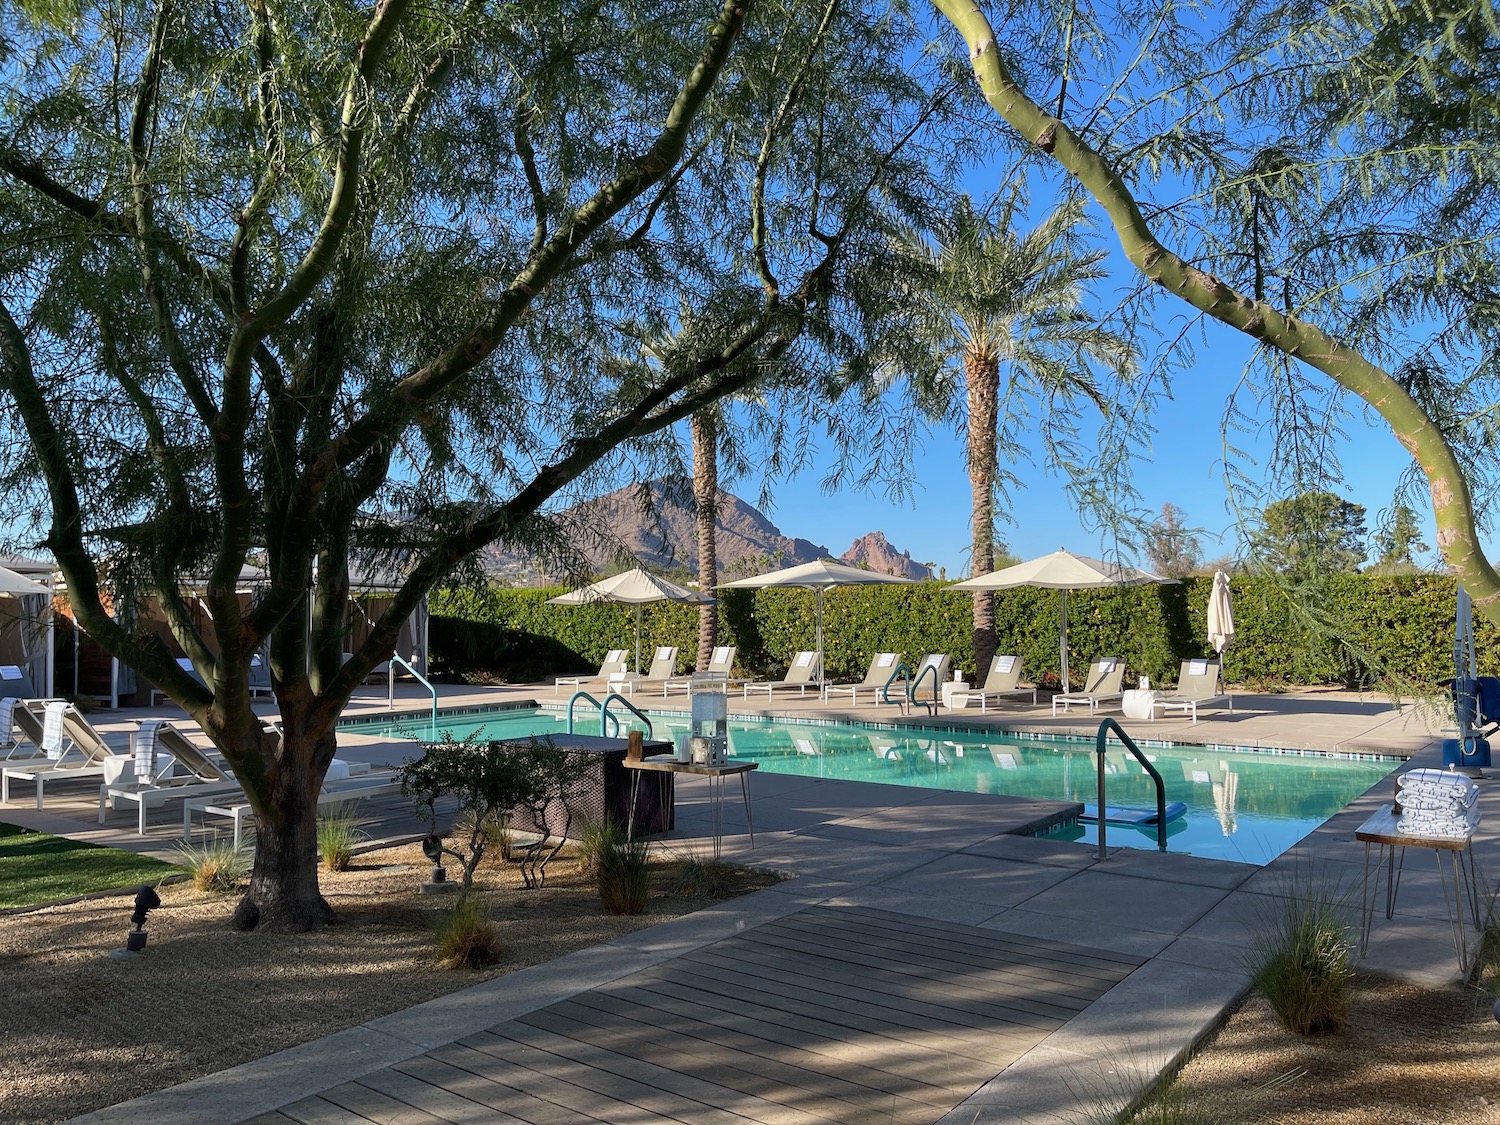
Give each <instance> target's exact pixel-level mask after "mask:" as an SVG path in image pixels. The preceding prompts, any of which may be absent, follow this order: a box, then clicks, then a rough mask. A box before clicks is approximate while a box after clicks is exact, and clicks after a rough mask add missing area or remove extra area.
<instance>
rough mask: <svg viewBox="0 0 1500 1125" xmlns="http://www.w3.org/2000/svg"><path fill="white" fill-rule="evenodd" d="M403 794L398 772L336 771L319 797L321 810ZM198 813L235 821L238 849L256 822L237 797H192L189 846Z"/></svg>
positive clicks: (185, 834) (185, 831) (186, 833)
mask: <svg viewBox="0 0 1500 1125" xmlns="http://www.w3.org/2000/svg"><path fill="white" fill-rule="evenodd" d="M399 792H401V777H400V775H399V774H397V773H396V772H395V771H394V770H380V771H373V770H372V771H370V772H368V773H356V774H349V773H345V774H344V775H343V776H336V771H334V770H330V771H329V775H328V777H326V778H325V779H324V781H323V791H322V792H321V793H319V794H318V805H317V807H318V808H320V809H322V808H326V807H327V806H328V805H337V804H342V803H343V802H345V801H358V800H361V799H363V798H365V797H382V796H385V795H387V794H390V793H399ZM194 813H202V814H203V816H204V817H210V816H218V817H223V818H225V819H226V820H229V821H231V822H232V823H233V825H234V846H235V847H236V848H238V847H239V846H240V843H241V841H242V840H243V839H244V836H245V827H246V825H247V824H249V823H250V821H251V820H253V819H254V816H253V813H252V811H251V809H250V805H249V803H248V802H246V801H236V800H235V799H234V797H233V795H227V796H221V797H212V796H204V797H192V798H190V799H188V800H186V801H184V802H183V803H182V838H183V840H184V841H186V842H187V843H192V842H193V814H194Z"/></svg>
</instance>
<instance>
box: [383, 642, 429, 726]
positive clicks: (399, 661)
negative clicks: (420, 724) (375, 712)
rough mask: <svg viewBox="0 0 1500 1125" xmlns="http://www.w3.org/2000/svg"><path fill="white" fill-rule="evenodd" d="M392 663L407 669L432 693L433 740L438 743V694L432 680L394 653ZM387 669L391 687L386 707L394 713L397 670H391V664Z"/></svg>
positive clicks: (388, 691) (387, 695)
mask: <svg viewBox="0 0 1500 1125" xmlns="http://www.w3.org/2000/svg"><path fill="white" fill-rule="evenodd" d="M391 662H393V663H396V664H399V665H401V667H403V668H405V669H406V670H407V671H408V672H410V673H411V674H412V677H413V678H414V679H415V680H416V681H417V683H419V684H421V685H422V686H423V687H424V688H426V689H427V690H428V691H430V692H432V740H433V741H434V742H436V741H437V713H438V693H437V688H435V687H433V686H432V681H431V680H429V679H428V678H427V677H426V676H424V675H422V673H421V672H418V671H417V670H416V669H415V668H413V667H412V666H411V665H410V664H408V663H407V662H406V661H405V660H402V659H401V657H399V656H397V655H396V654H395V653H394V652H393V653H391ZM386 667H387V668H388V669H389V673H388V679H389V686H388V687H387V688H386V705H387V706H388V707H389V708H390V709H391V710H392V711H394V710H395V709H396V670H395V669H394V668H391V667H390V664H387V666H386Z"/></svg>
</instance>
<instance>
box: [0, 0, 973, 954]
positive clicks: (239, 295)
mask: <svg viewBox="0 0 1500 1125" xmlns="http://www.w3.org/2000/svg"><path fill="white" fill-rule="evenodd" d="M3 11H4V19H5V27H6V38H5V40H4V44H3V47H4V53H3V56H0V72H3V75H4V78H5V90H6V92H5V94H4V101H3V109H0V394H3V395H4V397H5V399H6V402H7V404H8V405H9V406H11V407H12V408H13V409H12V410H10V411H7V412H5V415H4V417H5V421H4V423H3V424H4V425H5V426H6V427H7V431H6V433H5V438H4V441H3V442H0V481H3V483H4V485H5V487H6V490H7V494H8V496H10V497H11V499H12V503H13V507H12V509H11V511H12V512H13V513H17V514H18V515H19V519H18V520H17V521H16V524H15V534H16V537H17V539H19V540H21V541H24V542H30V543H37V542H40V543H41V544H42V545H44V546H45V547H46V548H48V549H50V550H51V552H52V553H53V555H54V556H55V558H56V559H57V561H58V564H59V566H60V568H61V569H62V571H63V573H64V575H65V576H66V579H67V583H68V591H69V597H70V600H71V602H72V605H73V609H74V612H75V613H76V614H77V617H78V620H79V621H80V623H81V624H82V625H83V627H84V628H85V629H86V630H87V631H88V632H89V634H90V635H91V636H92V637H93V638H94V639H96V640H97V641H99V643H100V644H101V645H103V646H104V648H105V649H106V650H107V651H109V652H110V653H112V654H113V655H115V656H117V657H119V658H120V659H121V660H123V661H124V662H125V663H126V664H128V665H130V666H132V667H134V668H136V669H138V670H139V671H140V672H142V673H143V674H144V675H145V676H146V677H148V678H149V679H150V680H151V681H153V682H154V683H156V684H158V685H160V686H162V687H164V688H165V689H167V691H168V692H169V693H170V694H171V695H172V696H173V697H174V698H175V699H177V700H178V701H179V702H181V703H182V705H183V706H184V707H185V708H186V709H187V711H188V713H189V714H190V715H191V716H192V717H193V718H194V719H196V720H197V721H198V722H199V723H200V724H201V725H202V726H203V728H204V730H205V731H206V732H207V733H208V735H209V736H210V737H211V738H212V739H213V741H214V743H215V744H216V745H218V746H219V747H220V749H222V750H223V752H224V754H225V756H226V757H227V758H228V759H229V761H230V763H231V764H232V765H233V767H234V769H235V773H236V776H237V777H238V779H239V780H240V781H241V782H242V783H243V784H244V786H245V790H246V792H247V794H248V796H249V799H250V802H251V804H252V807H253V808H254V810H255V814H256V820H257V830H258V831H257V841H258V843H257V859H256V869H255V872H254V873H253V875H252V879H251V884H250V891H249V893H248V894H247V896H246V898H245V900H244V901H243V902H242V904H241V910H240V911H239V913H238V915H237V922H238V924H241V925H246V926H250V925H274V926H284V927H291V928H297V927H304V926H306V925H310V924H314V923H316V922H317V921H320V920H322V919H325V918H326V917H328V911H327V907H326V904H325V903H323V902H322V899H321V897H320V896H319V895H318V892H317V882H316V866H315V848H314V845H313V828H314V800H313V798H314V797H315V795H316V793H317V791H318V789H319V786H320V784H321V780H322V776H323V773H324V771H325V770H326V769H327V766H328V763H329V761H331V759H332V757H333V752H334V746H335V737H334V733H333V723H334V720H335V718H336V717H337V715H338V713H339V711H340V710H341V708H342V707H343V705H344V703H345V701H346V700H347V699H348V696H349V693H350V692H351V691H352V690H353V688H354V687H355V685H357V684H358V683H359V682H360V681H361V680H362V679H363V678H364V676H365V675H366V673H367V672H368V671H369V670H370V669H371V668H372V667H373V666H374V665H375V664H377V663H378V662H379V661H381V660H383V659H385V658H386V656H388V655H389V653H390V651H391V648H392V645H393V644H394V642H395V637H396V632H397V630H398V629H399V627H400V625H401V622H402V621H403V620H404V619H405V618H406V617H407V616H408V615H409V614H410V613H411V612H412V611H413V610H414V609H415V608H416V607H417V606H418V604H419V603H420V601H421V599H422V597H423V596H424V594H425V592H426V591H427V590H429V589H430V588H431V587H432V586H433V584H434V583H436V582H437V581H439V580H440V579H442V578H444V577H446V576H447V575H449V574H450V573H452V572H453V571H454V570H455V568H461V567H463V566H464V565H465V562H466V560H470V559H472V558H473V556H474V553H475V552H476V551H477V550H478V549H480V548H481V547H483V546H485V545H487V544H489V543H492V542H498V543H501V544H504V545H505V546H506V547H508V548H511V549H516V548H523V549H528V550H531V551H534V552H538V553H540V554H541V555H542V556H544V557H545V558H546V559H548V560H550V561H561V562H563V563H566V562H567V561H568V560H569V559H570V558H572V557H575V556H573V555H572V554H571V553H570V548H569V546H568V535H567V531H568V529H566V528H559V527H558V526H555V525H554V523H553V522H552V521H551V520H550V519H549V516H548V513H549V511H551V510H552V508H553V507H554V506H560V504H561V498H562V497H563V496H564V495H565V494H566V493H567V492H568V490H570V489H576V490H582V491H588V490H590V489H591V488H594V487H596V486H597V485H598V483H599V482H601V481H603V480H608V479H613V478H616V477H618V476H619V475H622V474H623V475H628V474H629V473H630V472H631V469H632V465H633V463H638V464H645V465H648V466H649V465H651V464H653V463H655V462H659V461H660V460H661V459H662V458H664V457H667V458H669V457H670V456H671V452H670V450H671V443H670V442H663V441H662V440H661V437H662V436H663V435H666V434H669V433H670V432H671V431H672V428H673V427H674V425H675V424H676V423H677V422H679V421H681V420H683V419H686V418H688V417H690V416H691V415H692V414H693V413H694V412H695V411H697V410H700V409H702V408H704V407H705V406H707V405H710V404H712V403H714V402H716V401H717V400H718V399H719V398H721V397H723V396H724V395H727V394H731V393H735V392H738V391H740V390H743V389H745V388H747V387H751V386H758V387H761V388H763V392H764V393H765V394H767V395H770V396H773V397H774V396H780V397H781V398H782V399H783V400H786V401H788V402H790V403H792V404H793V405H794V406H796V407H799V408H798V409H793V408H788V409H785V410H781V411H778V412H776V417H777V418H778V420H779V423H778V424H779V425H780V426H781V427H782V431H781V432H782V435H783V436H792V437H794V436H795V433H796V428H797V426H799V425H806V424H810V423H809V419H813V418H816V419H819V420H821V421H824V422H826V424H828V425H829V426H831V427H834V428H837V426H838V424H839V420H840V417H841V412H842V415H851V414H853V413H857V412H859V411H860V410H862V409H863V407H864V396H863V395H862V394H860V393H850V392H851V389H857V388H858V387H859V386H860V383H861V380H862V378H863V371H862V368H861V359H860V357H861V356H863V355H864V354H865V353H866V352H867V350H868V346H867V345H868V340H869V338H870V336H871V335H872V334H874V333H876V332H877V331H878V330H879V326H880V325H882V324H883V323H884V320H885V318H884V311H885V309H886V308H887V307H888V306H889V304H890V301H891V299H892V298H891V294H892V293H893V292H894V275H893V273H892V271H891V268H890V265H889V262H890V255H889V253H888V252H887V249H886V248H887V246H888V242H889V233H890V231H891V230H892V229H893V228H894V226H895V224H897V223H898V222H899V223H905V222H920V221H921V220H922V216H923V214H924V213H925V212H926V210H927V209H928V208H929V207H930V205H931V201H932V198H933V194H934V191H935V188H934V183H933V180H932V178H931V177H930V176H929V174H928V168H929V164H931V165H932V166H933V167H939V168H940V167H941V166H942V164H943V160H944V159H949V158H951V156H952V155H953V154H956V153H957V152H960V151H962V142H961V138H958V137H957V135H956V134H953V133H951V132H948V133H946V134H945V133H943V132H942V130H941V129H939V128H938V127H939V126H941V125H942V123H943V122H944V121H945V120H947V118H948V116H949V114H950V103H951V102H952V100H953V85H952V83H951V82H950V81H948V80H947V79H946V78H944V77H943V76H942V75H939V74H935V73H933V72H932V71H933V67H934V64H933V63H932V62H931V61H930V60H928V59H927V58H926V57H925V56H922V55H920V54H917V55H910V56H908V54H907V52H906V50H905V45H906V42H907V38H906V37H907V35H908V34H909V31H910V25H909V22H908V21H907V18H906V16H905V14H904V13H903V12H902V10H901V9H900V8H899V7H896V8H870V9H867V8H863V7H859V6H855V5H845V4H843V3H841V2H840V0H823V2H818V0H809V2H806V3H800V2H798V3H791V4H784V5H752V4H746V3H742V2H740V0H726V2H724V3H723V4H722V5H716V4H713V3H706V4H705V3H703V2H702V0H667V2H665V3H659V4H651V5H646V6H640V5H631V4H615V3H608V2H606V3H598V2H596V0H585V2H582V3H568V2H564V3H561V4H559V3H551V2H549V3H541V2H538V0H520V2H518V3H513V4H506V5H502V6H498V7H491V6H488V5H484V4H479V3H476V2H474V0H455V2H453V3H447V4H439V5H436V6H432V5H429V6H425V7H424V6H418V5H413V4H411V3H409V2H408V0H386V2H384V3H382V4H380V5H378V6H375V7H374V8H370V9H354V8H349V7H348V6H346V5H343V4H339V3H335V2H333V0H313V2H311V3H308V4H303V5H296V6H290V7H287V6H282V5H273V4H264V3H260V2H258V0H257V2H255V3H251V4H249V5H247V6H245V7H244V8H243V9H226V8H224V7H223V6H221V5H215V4H209V3H205V2H202V0H181V2H178V3H173V4H163V5H160V6H156V7H148V6H145V5H137V4H126V5H123V6H121V5H115V4H93V3H83V4H80V5H78V6H77V8H76V10H70V11H69V12H68V13H66V14H64V13H62V12H60V11H54V10H51V9H49V8H47V7H46V6H42V7H36V6H32V5H23V6H21V7H16V6H14V5H11V4H6V5H5V7H4V9H3ZM934 131H935V132H934ZM938 154H941V155H938ZM662 340H668V341H670V346H668V347H656V346H653V342H654V341H662ZM811 404H819V405H811ZM803 406H805V407H806V408H805V409H800V407H803ZM647 475H651V474H647ZM250 562H254V563H257V564H259V565H261V566H263V568H264V570H265V571H266V573H267V575H268V578H267V582H266V585H265V588H264V589H263V590H261V591H259V592H258V594H257V597H256V598H255V599H254V601H253V604H250V605H246V604H244V602H243V600H242V599H241V598H240V597H239V596H238V594H237V590H238V585H239V578H240V575H241V573H242V571H243V569H244V567H245V565H246V564H247V563H250ZM360 566H363V567H366V568H371V567H373V568H375V569H378V570H380V571H382V572H385V573H388V574H391V575H394V576H395V577H396V581H397V582H398V586H399V589H398V592H397V593H396V594H395V597H394V599H393V603H392V605H391V609H390V611H389V612H388V613H387V614H386V615H385V617H383V618H381V619H380V621H378V622H377V623H376V624H375V626H374V628H373V629H372V630H371V631H370V634H369V639H368V640H367V641H366V642H365V643H364V644H362V645H361V646H360V647H359V649H358V650H357V651H356V652H355V653H354V657H353V659H352V660H350V661H348V663H347V664H346V663H344V662H343V654H344V651H345V648H346V645H345V636H346V624H347V612H348V611H347V600H348V599H347V595H348V592H349V588H350V573H351V568H358V567H360ZM148 589H149V590H150V591H152V592H153V593H155V594H156V595H157V596H158V597H159V598H160V600H161V604H162V607H163V610H164V612H165V614H166V617H167V620H168V623H169V625H170V627H171V632H172V634H173V636H174V637H175V639H176V641H177V643H178V645H180V647H181V648H182V650H183V651H184V652H185V653H186V654H187V656H188V657H190V658H191V661H192V664H193V666H194V667H195V668H196V670H197V673H198V675H199V676H200V677H201V683H200V682H199V681H198V680H196V679H194V678H193V677H192V676H190V675H189V674H188V673H186V672H185V671H183V670H182V669H181V668H179V667H178V666H177V664H176V662H175V661H174V660H173V656H174V655H175V654H174V653H172V652H171V651H169V650H168V649H167V647H166V646H165V645H163V644H162V643H160V642H159V641H157V640H153V639H152V637H151V636H150V635H147V634H144V633H137V632H136V631H135V630H133V629H132V628H131V627H130V626H129V625H128V624H122V623H121V622H122V621H125V622H128V621H129V620H130V618H131V613H130V606H131V604H132V603H133V601H134V599H135V597H136V596H137V594H138V592H140V591H144V590H148ZM193 601H200V602H201V604H202V607H203V609H204V610H206V614H207V618H208V621H209V626H208V627H207V628H202V629H200V628H199V627H198V626H197V625H196V624H195V619H194V614H193V612H191V610H190V603H191V602H193ZM257 651H264V652H265V653H266V655H267V657H268V662H269V666H270V669H271V674H272V683H273V688H274V691H275V695H276V699H277V705H278V709H279V711H280V718H281V724H282V727H283V730H284V731H285V735H286V737H285V738H284V739H283V740H281V741H280V742H279V743H277V744H275V745H273V744H272V743H271V742H269V741H268V740H267V739H266V738H265V737H264V735H263V733H262V729H261V727H260V724H259V722H258V720H257V719H256V717H255V715H254V714H253V712H252V711H251V709H250V706H249V695H248V690H247V680H248V674H249V667H250V661H251V659H252V658H253V657H254V656H255V655H256V653H257Z"/></svg>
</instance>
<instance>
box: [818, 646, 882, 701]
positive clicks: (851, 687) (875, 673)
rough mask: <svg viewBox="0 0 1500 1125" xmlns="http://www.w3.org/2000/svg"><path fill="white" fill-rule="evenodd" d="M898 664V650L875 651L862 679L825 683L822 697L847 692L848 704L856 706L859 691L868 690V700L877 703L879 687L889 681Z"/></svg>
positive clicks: (825, 697)
mask: <svg viewBox="0 0 1500 1125" xmlns="http://www.w3.org/2000/svg"><path fill="white" fill-rule="evenodd" d="M900 666H901V654H900V653H899V652H877V653H876V654H875V655H874V656H872V657H871V658H870V667H869V668H868V669H866V670H865V678H864V679H862V680H860V681H859V683H857V684H826V685H824V688H823V698H824V699H828V698H831V697H832V696H834V695H842V694H844V693H845V692H847V693H848V695H849V703H850V705H851V706H858V705H859V693H860V692H862V691H868V692H869V693H870V702H872V703H879V702H880V691H881V689H882V688H884V687H885V686H886V684H888V683H890V681H891V677H892V676H893V675H895V673H896V669H897V668H899V667H900Z"/></svg>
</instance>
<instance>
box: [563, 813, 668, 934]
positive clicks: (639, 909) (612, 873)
mask: <svg viewBox="0 0 1500 1125" xmlns="http://www.w3.org/2000/svg"><path fill="white" fill-rule="evenodd" d="M579 864H580V866H581V867H582V869H583V870H584V871H587V872H589V873H591V874H592V875H593V876H594V886H595V887H596V888H598V891H599V902H600V905H602V906H603V907H604V912H605V913H606V914H644V913H645V912H646V903H647V901H648V900H649V899H650V896H651V845H650V844H649V843H647V842H646V841H645V840H642V839H635V840H627V839H626V838H625V834H624V833H623V832H621V831H620V829H619V828H618V827H616V826H615V825H613V824H610V823H608V822H604V823H600V824H594V825H590V826H589V827H588V828H587V829H586V830H585V831H584V833H583V838H582V841H581V843H580V846H579Z"/></svg>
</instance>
